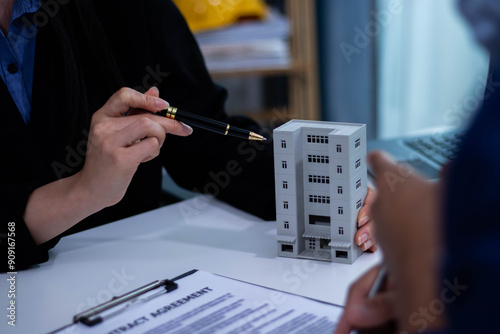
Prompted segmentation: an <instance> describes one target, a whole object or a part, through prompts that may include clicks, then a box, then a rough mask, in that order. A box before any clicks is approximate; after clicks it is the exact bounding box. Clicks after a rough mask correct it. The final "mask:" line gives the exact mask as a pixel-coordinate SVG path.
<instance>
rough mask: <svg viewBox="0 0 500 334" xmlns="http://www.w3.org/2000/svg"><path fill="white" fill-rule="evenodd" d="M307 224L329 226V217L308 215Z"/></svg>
mask: <svg viewBox="0 0 500 334" xmlns="http://www.w3.org/2000/svg"><path fill="white" fill-rule="evenodd" d="M309 224H310V225H323V226H330V217H327V216H316V215H309Z"/></svg>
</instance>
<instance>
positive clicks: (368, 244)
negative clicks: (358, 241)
mask: <svg viewBox="0 0 500 334" xmlns="http://www.w3.org/2000/svg"><path fill="white" fill-rule="evenodd" d="M371 246H373V241H371V240H368V241H367V242H365V244H364V245H363V248H364V250H368V249H370V247H371Z"/></svg>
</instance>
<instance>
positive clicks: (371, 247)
mask: <svg viewBox="0 0 500 334" xmlns="http://www.w3.org/2000/svg"><path fill="white" fill-rule="evenodd" d="M376 195H377V192H376V190H375V189H373V188H371V187H368V193H367V194H366V198H365V203H364V204H363V207H362V208H361V210H359V214H358V231H357V232H356V235H355V236H354V242H355V243H356V244H357V245H358V246H359V247H361V249H362V250H363V251H365V252H366V251H370V252H375V251H376V250H377V249H378V247H377V242H376V239H375V231H374V222H373V219H372V217H371V212H370V209H371V207H372V204H373V201H374V200H375V197H376Z"/></svg>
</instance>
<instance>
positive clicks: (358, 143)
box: [354, 138, 361, 148]
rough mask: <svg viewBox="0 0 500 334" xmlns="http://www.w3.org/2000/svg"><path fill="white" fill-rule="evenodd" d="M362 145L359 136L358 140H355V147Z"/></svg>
mask: <svg viewBox="0 0 500 334" xmlns="http://www.w3.org/2000/svg"><path fill="white" fill-rule="evenodd" d="M360 146H361V139H360V138H358V139H356V141H355V142H354V148H358V147H360Z"/></svg>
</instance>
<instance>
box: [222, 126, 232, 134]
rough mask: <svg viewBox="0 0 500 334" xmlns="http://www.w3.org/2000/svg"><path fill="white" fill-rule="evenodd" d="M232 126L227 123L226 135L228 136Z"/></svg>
mask: <svg viewBox="0 0 500 334" xmlns="http://www.w3.org/2000/svg"><path fill="white" fill-rule="evenodd" d="M230 127H231V126H230V125H229V124H228V125H227V128H226V133H225V134H224V136H227V134H228V133H229V128H230Z"/></svg>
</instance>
